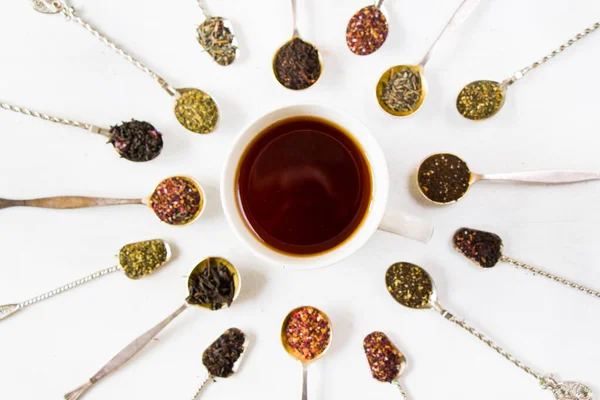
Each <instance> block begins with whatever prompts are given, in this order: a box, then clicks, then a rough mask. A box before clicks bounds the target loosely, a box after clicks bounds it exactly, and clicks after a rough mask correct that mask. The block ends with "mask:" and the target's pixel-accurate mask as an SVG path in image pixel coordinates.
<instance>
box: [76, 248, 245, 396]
mask: <svg viewBox="0 0 600 400" xmlns="http://www.w3.org/2000/svg"><path fill="white" fill-rule="evenodd" d="M241 285H242V281H241V278H240V274H239V272H238V270H237V269H236V268H235V267H234V266H233V265H232V264H231V263H230V262H229V261H227V260H225V259H224V258H220V257H210V258H207V259H205V260H203V261H202V262H200V263H199V264H198V265H197V266H196V268H194V270H193V271H192V272H191V274H190V277H189V279H188V289H189V296H188V297H187V299H186V301H185V303H184V304H183V305H182V306H181V307H179V308H178V309H177V310H175V311H174V312H173V313H172V314H171V315H169V316H168V317H167V318H165V319H164V320H163V321H161V322H160V323H158V324H157V325H156V326H155V327H153V328H152V329H150V330H149V331H147V332H146V333H144V334H143V335H141V336H139V337H138V338H137V339H135V340H134V341H133V342H131V343H130V344H129V345H128V346H127V347H125V348H124V349H123V350H121V351H120V352H119V353H118V354H117V355H116V356H114V357H113V358H112V359H111V360H110V361H109V362H108V363H107V364H106V365H105V366H104V367H102V368H101V369H100V370H99V371H98V372H97V373H96V374H95V375H94V376H93V377H92V378H90V379H89V380H88V381H87V382H86V383H84V384H83V385H81V386H80V387H78V388H77V389H75V390H73V391H72V392H69V393H67V394H66V395H65V400H77V399H79V398H80V397H81V396H83V394H84V393H85V392H86V391H87V390H88V389H90V388H91V387H92V386H93V385H94V384H95V383H96V382H98V381H99V380H101V379H103V378H104V377H106V376H107V375H109V374H111V373H112V372H114V371H116V370H117V369H119V368H120V367H121V366H122V365H123V364H125V363H126V362H127V361H129V360H130V359H131V358H132V357H133V356H135V355H136V354H137V353H139V352H140V351H141V350H142V349H143V348H144V347H146V346H147V345H148V343H150V342H151V341H152V339H154V338H155V337H156V336H157V335H158V334H159V333H160V332H161V331H162V330H163V329H164V328H165V327H166V326H167V325H169V323H171V321H173V320H174V319H175V318H177V317H178V316H179V314H181V313H182V312H184V311H185V310H187V309H188V308H189V306H190V305H193V306H198V307H202V308H206V309H209V310H221V309H223V308H228V307H229V306H231V304H232V303H233V302H234V301H235V299H237V297H238V295H239V294H240V289H241Z"/></svg>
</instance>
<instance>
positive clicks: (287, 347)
mask: <svg viewBox="0 0 600 400" xmlns="http://www.w3.org/2000/svg"><path fill="white" fill-rule="evenodd" d="M305 309H311V310H314V311H315V312H317V313H318V314H319V315H320V316H321V317H322V318H323V319H325V321H326V324H327V326H328V327H329V341H328V343H327V346H326V347H325V349H323V351H321V352H319V354H317V355H316V356H315V357H314V358H312V359H310V360H307V359H305V358H303V357H302V356H301V355H300V354H298V352H297V351H296V350H295V349H294V348H293V347H292V346H291V345H290V343H289V341H288V339H287V334H286V330H287V328H288V325H289V323H290V320H291V319H292V317H293V316H294V314H296V313H297V312H299V311H302V310H305ZM332 338H333V331H332V329H331V320H330V319H329V317H328V316H327V314H325V313H324V312H323V311H321V310H319V309H317V308H315V307H311V306H302V307H297V308H295V309H293V310H292V311H290V312H289V313H288V315H287V316H286V317H285V318H284V320H283V323H282V324H281V344H282V345H283V348H284V349H285V351H286V352H287V353H288V354H289V355H290V356H291V357H292V358H294V359H296V360H298V361H300V362H301V363H302V364H304V365H308V364H311V363H313V362H314V361H316V360H318V359H319V358H321V357H323V356H324V355H325V353H327V351H328V350H329V347H331V340H332Z"/></svg>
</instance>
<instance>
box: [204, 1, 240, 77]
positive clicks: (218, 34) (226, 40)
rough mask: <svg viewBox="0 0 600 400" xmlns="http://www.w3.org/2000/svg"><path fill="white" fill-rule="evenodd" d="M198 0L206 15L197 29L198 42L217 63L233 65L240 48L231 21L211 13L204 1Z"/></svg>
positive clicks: (224, 65)
mask: <svg viewBox="0 0 600 400" xmlns="http://www.w3.org/2000/svg"><path fill="white" fill-rule="evenodd" d="M197 1H198V7H200V10H201V11H202V14H203V15H204V21H203V22H202V23H201V24H200V26H198V29H197V30H196V32H197V34H198V37H197V38H198V43H200V46H202V48H203V49H204V51H206V53H207V54H208V55H209V56H210V57H211V58H212V59H213V60H214V61H215V62H216V63H217V64H219V65H221V66H223V67H226V66H228V65H231V64H232V63H233V62H234V61H235V59H236V57H237V50H238V44H237V39H236V38H235V34H234V32H233V26H232V25H231V22H230V21H229V20H228V19H225V18H223V17H215V16H213V15H211V14H210V13H209V12H208V10H207V8H206V6H205V5H204V1H203V0H197Z"/></svg>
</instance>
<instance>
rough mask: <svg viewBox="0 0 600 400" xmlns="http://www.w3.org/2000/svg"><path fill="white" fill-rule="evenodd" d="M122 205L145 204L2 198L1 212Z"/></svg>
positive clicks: (72, 198)
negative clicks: (17, 209) (28, 208)
mask: <svg viewBox="0 0 600 400" xmlns="http://www.w3.org/2000/svg"><path fill="white" fill-rule="evenodd" d="M122 204H144V201H143V200H142V199H108V198H102V197H83V196H58V197H44V198H40V199H30V200H10V199H1V198H0V210H1V209H3V208H9V207H37V208H54V209H73V208H88V207H103V206H118V205H122Z"/></svg>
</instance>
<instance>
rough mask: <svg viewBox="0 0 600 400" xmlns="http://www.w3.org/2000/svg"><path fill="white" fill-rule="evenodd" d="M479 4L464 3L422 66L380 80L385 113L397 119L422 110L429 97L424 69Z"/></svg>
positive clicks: (398, 67) (403, 67) (397, 69)
mask: <svg viewBox="0 0 600 400" xmlns="http://www.w3.org/2000/svg"><path fill="white" fill-rule="evenodd" d="M480 1H481V0H463V1H462V3H461V4H460V6H459V7H458V9H457V10H456V11H455V12H454V15H452V18H450V21H448V23H447V24H446V26H445V27H444V29H443V30H442V33H440V35H439V36H438V37H437V39H436V40H435V41H434V42H433V44H432V45H431V47H430V48H429V50H428V51H427V54H425V56H424V57H423V59H422V60H421V62H420V63H419V64H417V65H408V64H403V65H396V66H395V67H392V68H390V69H388V70H387V71H386V72H385V73H384V74H383V75H382V76H381V78H380V79H379V82H378V83H377V87H376V92H375V94H376V96H377V101H378V103H379V105H380V106H381V108H382V109H383V110H384V111H385V112H387V113H388V114H390V115H393V116H395V117H406V116H408V115H411V114H414V113H415V112H417V110H419V108H421V105H422V104H423V101H425V97H426V96H427V81H426V80H425V75H424V74H425V65H426V64H427V62H428V61H429V59H430V58H431V56H432V54H433V51H434V50H435V48H436V46H437V44H438V43H439V42H440V39H441V38H442V37H443V36H444V35H445V34H446V33H447V32H450V31H452V30H454V29H455V28H457V27H458V26H459V25H460V24H461V23H462V22H463V21H464V20H466V19H467V17H468V16H469V15H470V14H471V12H473V10H475V8H476V7H477V5H478V4H479V2H480Z"/></svg>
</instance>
